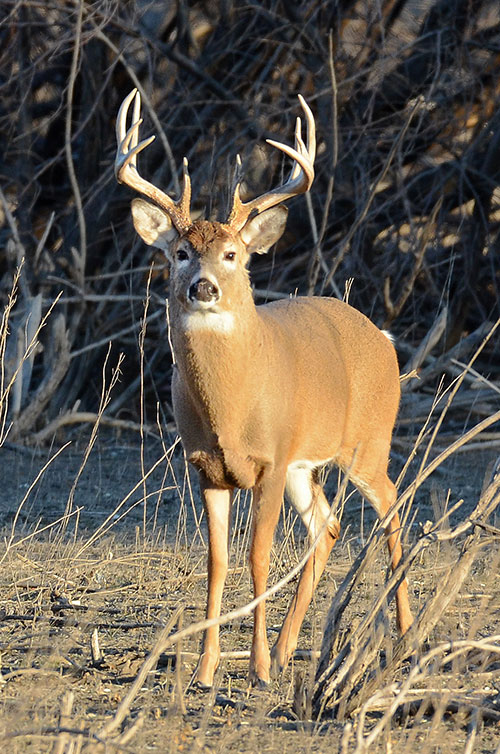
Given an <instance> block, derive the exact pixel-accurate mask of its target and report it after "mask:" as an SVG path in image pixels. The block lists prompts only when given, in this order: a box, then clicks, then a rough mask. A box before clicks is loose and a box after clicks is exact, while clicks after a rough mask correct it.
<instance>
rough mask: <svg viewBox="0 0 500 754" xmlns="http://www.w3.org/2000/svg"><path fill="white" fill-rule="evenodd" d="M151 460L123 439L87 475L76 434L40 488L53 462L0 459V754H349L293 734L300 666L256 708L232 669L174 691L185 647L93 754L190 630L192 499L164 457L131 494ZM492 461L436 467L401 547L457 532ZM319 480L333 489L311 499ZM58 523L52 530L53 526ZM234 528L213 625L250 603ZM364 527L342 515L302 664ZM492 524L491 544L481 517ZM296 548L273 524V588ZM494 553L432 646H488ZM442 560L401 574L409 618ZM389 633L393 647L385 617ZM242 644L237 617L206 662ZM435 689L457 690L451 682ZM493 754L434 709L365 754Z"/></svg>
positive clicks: (242, 663)
mask: <svg viewBox="0 0 500 754" xmlns="http://www.w3.org/2000/svg"><path fill="white" fill-rule="evenodd" d="M395 448H396V450H395V460H394V461H393V464H394V469H393V472H394V473H393V475H395V473H396V472H397V471H398V469H397V466H398V446H397V444H396V445H395ZM164 449H165V448H164V447H162V445H161V444H160V443H159V442H157V441H155V440H153V439H151V440H148V441H147V442H146V443H145V446H144V447H143V448H141V444H140V442H139V441H138V438H137V437H136V436H130V437H124V436H116V435H115V434H112V433H102V434H100V435H99V436H98V439H97V442H96V444H95V446H94V448H93V450H92V452H91V453H90V455H89V457H88V458H86V453H85V450H86V437H83V434H82V435H80V436H77V435H76V434H75V435H74V436H73V438H72V444H71V445H70V446H69V447H67V448H65V449H64V450H62V452H61V453H60V454H59V455H58V456H57V457H56V458H55V459H54V460H53V461H52V462H51V463H50V464H49V465H48V467H47V469H46V470H45V472H44V473H42V474H41V475H40V470H41V469H42V467H43V466H44V464H45V463H47V461H48V459H49V458H51V457H52V456H54V454H55V452H56V449H55V448H52V449H51V450H45V451H39V452H33V451H31V450H28V449H20V448H13V447H9V446H8V445H6V446H4V447H3V448H0V454H1V462H0V515H1V520H2V534H3V544H2V550H1V554H2V556H3V562H2V569H1V571H0V648H1V660H0V665H1V673H2V678H1V679H0V740H1V741H2V744H1V749H2V750H3V751H6V750H7V749H8V750H9V751H10V752H12V754H14V753H17V752H28V751H33V752H49V751H59V752H63V751H69V749H64V748H61V749H58V748H57V747H58V746H61V745H62V744H61V741H62V739H61V730H62V729H64V730H67V731H69V733H68V735H70V736H73V738H74V740H75V741H78V742H79V743H78V746H82V747H83V749H82V750H83V751H89V752H94V751H95V752H98V751H110V752H111V751H130V752H142V751H154V752H177V751H204V752H212V751H219V752H222V751H223V752H226V751H227V752H233V751H234V752H270V753H271V752H272V753H273V754H274V753H275V752H276V753H277V752H294V753H296V752H297V753H298V752H304V753H305V752H324V751H325V752H326V751H342V752H348V751H354V748H355V745H356V738H355V736H354V737H352V738H351V739H350V741H347V738H346V733H345V731H346V722H345V721H337V720H334V719H332V718H331V716H329V715H328V712H326V713H325V715H324V716H323V718H322V719H321V721H319V722H311V721H309V720H301V719H299V718H298V716H297V714H296V711H295V709H296V705H295V707H294V698H295V700H296V699H297V696H296V689H297V688H299V685H300V683H302V682H303V681H302V680H301V679H303V678H307V674H308V672H309V668H310V666H309V662H308V661H307V660H301V659H297V660H294V661H293V663H292V665H291V666H290V667H289V668H288V669H287V671H286V673H285V674H284V675H283V677H281V678H279V679H277V680H276V681H273V683H272V684H271V686H270V688H269V689H268V690H266V691H255V690H249V689H248V688H247V682H246V670H247V663H248V658H247V657H246V658H244V659H239V658H235V657H223V659H222V662H221V666H220V669H219V671H218V673H217V677H216V683H215V686H214V689H213V690H212V691H210V692H208V693H207V692H205V693H203V692H200V691H194V692H193V691H191V690H190V689H189V681H190V678H191V676H192V673H193V671H194V668H195V665H196V654H197V652H198V649H199V642H200V637H199V635H196V636H193V637H190V638H189V639H186V640H185V641H184V642H183V643H182V645H181V646H180V647H178V648H177V651H178V652H180V653H181V654H180V656H176V651H175V649H173V650H172V653H171V654H168V653H167V654H164V655H162V656H161V658H160V661H159V663H158V664H157V666H156V667H155V668H154V669H153V670H152V671H151V672H150V673H149V674H148V676H147V681H146V682H145V683H144V684H143V686H142V687H141V689H140V691H139V693H138V695H137V696H136V697H135V699H134V701H133V703H132V705H131V707H130V710H129V714H128V715H127V718H126V721H125V723H124V727H125V729H127V728H130V726H133V724H134V723H135V724H136V728H133V729H132V730H131V732H130V737H129V740H126V738H124V739H122V740H121V742H120V743H116V745H115V744H113V743H110V742H108V743H107V745H106V746H104V745H101V744H100V743H99V741H98V738H96V734H98V732H99V731H100V730H101V728H102V727H103V725H104V724H105V723H106V722H107V721H109V720H110V718H111V717H112V716H113V715H114V714H115V712H116V709H117V707H118V705H119V703H120V701H122V700H123V698H124V697H125V695H126V693H127V691H128V690H129V689H130V687H131V684H132V682H133V680H134V678H135V677H136V676H137V673H138V671H139V669H140V667H141V665H142V663H143V662H144V660H145V658H146V657H147V656H148V654H149V652H150V651H151V647H152V645H153V644H154V641H155V637H156V636H157V635H158V632H159V630H160V629H161V627H162V626H163V625H164V624H165V623H166V622H167V621H168V619H169V618H170V616H172V614H173V613H174V612H175V610H176V609H177V608H178V607H179V606H183V608H184V611H183V613H182V625H183V626H186V625H189V624H191V623H193V622H194V621H197V620H200V619H202V618H203V615H204V603H205V594H206V591H205V590H206V564H205V557H206V547H205V529H204V522H203V520H202V519H203V517H202V514H201V510H200V504H199V500H198V491H197V488H196V485H195V484H193V488H191V485H190V482H189V479H188V478H187V476H186V474H185V467H184V464H183V460H182V457H181V454H180V452H179V450H178V448H176V449H175V450H174V451H170V450H169V452H168V453H167V456H168V461H165V460H164V461H162V462H161V463H159V464H158V465H157V466H156V468H154V470H153V471H152V472H151V474H148V475H147V478H145V476H146V474H147V472H148V471H149V470H150V469H151V468H152V467H153V466H154V465H155V463H156V462H157V460H158V459H159V458H160V457H161V456H162V453H163V451H164ZM495 458H496V455H495V453H493V452H491V453H474V454H469V453H463V454H460V455H458V454H457V455H455V456H453V457H452V458H451V459H450V460H449V461H448V462H447V464H446V466H445V467H444V468H443V467H441V468H440V470H439V473H436V474H435V475H433V477H431V480H430V481H429V483H428V484H426V485H425V486H424V487H423V488H422V489H421V490H419V493H418V495H417V498H416V500H415V502H414V504H413V508H412V510H411V511H410V515H409V521H410V522H411V525H410V527H409V539H410V541H411V540H412V539H414V538H416V537H418V532H419V530H420V529H421V527H422V525H423V524H424V523H425V521H427V520H428V519H431V520H434V519H435V518H436V517H437V516H438V515H439V513H440V512H442V511H443V510H444V509H445V508H446V506H448V507H451V505H452V504H453V503H455V502H456V501H457V500H458V499H460V498H463V499H464V500H465V502H464V505H463V506H462V508H461V509H460V511H459V512H458V513H457V514H455V517H456V516H465V515H466V514H467V512H468V511H469V510H470V509H471V507H472V505H473V504H474V501H475V500H477V497H478V496H479V494H480V491H481V487H482V484H483V480H484V477H485V474H486V472H487V469H488V466H489V464H490V463H491V461H492V460H494V459H495ZM335 478H336V474H335V473H332V474H331V475H330V478H329V480H328V484H327V488H328V489H331V488H332V487H333V486H334V482H335ZM193 483H194V477H193ZM403 486H404V485H403ZM144 499H146V505H145V504H144ZM65 510H66V513H67V514H68V517H67V518H66V519H65V520H63V521H61V517H62V516H63V514H64V512H65ZM248 511H249V500H248V499H247V498H246V497H245V496H244V495H241V497H240V498H239V499H238V500H237V503H236V506H235V514H234V520H233V529H232V543H231V570H230V574H229V578H228V584H227V588H226V592H225V597H224V609H225V610H230V609H233V608H237V607H240V606H241V605H243V604H245V603H246V602H247V601H249V599H250V597H251V589H250V583H249V574H248V569H247V567H246V548H247V544H248V538H249V525H248ZM373 521H374V517H373V514H372V513H371V511H369V510H368V509H367V508H366V507H365V506H364V505H363V503H362V501H361V499H360V498H359V497H358V496H353V497H352V498H349V499H348V501H347V504H346V506H345V511H344V516H343V534H342V538H341V540H340V541H339V543H338V544H337V546H336V548H335V550H334V553H333V555H332V557H331V558H330V562H329V564H328V566H327V571H326V574H325V576H324V577H323V579H322V581H321V583H320V586H319V588H318V590H317V594H316V596H315V600H314V604H313V605H312V606H311V608H310V611H309V613H308V615H307V617H306V621H305V623H304V627H303V630H302V633H301V641H300V648H301V649H303V650H311V649H313V650H315V649H319V647H320V645H321V638H322V625H323V621H324V617H325V614H326V611H327V609H328V607H329V604H330V601H331V599H332V597H333V595H334V594H335V591H336V589H337V587H338V585H339V583H340V582H341V581H342V578H343V577H344V575H345V574H346V572H347V571H348V569H349V567H350V565H351V564H352V561H353V558H354V557H355V555H356V554H357V553H358V552H359V550H360V547H361V544H362V543H363V542H364V540H365V539H366V537H367V536H368V535H369V532H370V529H371V526H372V524H373ZM54 522H56V523H54ZM491 523H492V524H493V525H494V526H498V525H499V520H498V516H497V518H496V520H495V519H494V520H492V521H491ZM303 546H304V539H303V533H302V531H301V530H300V527H298V526H297V525H295V524H294V522H293V520H292V518H291V515H290V513H289V512H285V515H284V520H283V522H281V524H280V528H279V531H278V532H277V536H276V538H275V547H274V551H273V565H272V572H271V582H272V583H275V582H276V581H277V580H278V578H280V577H281V576H283V575H284V574H285V573H286V572H287V571H288V569H289V568H290V567H291V566H293V565H294V564H295V563H296V562H297V560H298V558H299V557H300V554H301V552H302V551H303ZM499 549H500V548H499V547H498V546H497V547H496V548H494V547H490V548H487V549H486V550H485V551H483V552H482V555H481V557H480V558H479V559H478V560H477V561H476V563H475V564H474V566H473V568H472V569H471V572H470V574H469V577H468V579H467V581H466V583H465V585H464V587H463V588H462V590H461V593H460V595H459V599H458V600H456V602H455V604H454V605H453V606H452V608H451V609H450V610H448V612H447V613H446V615H445V617H444V618H443V619H442V621H441V622H440V623H439V625H438V626H437V627H436V629H435V630H434V632H433V636H432V637H430V641H431V642H439V641H445V640H447V639H450V638H453V639H463V638H474V637H482V636H489V635H494V634H497V633H498V625H499V619H500V585H499V583H498V578H497V570H498V562H499V555H500V554H499ZM453 556H454V552H453V547H452V546H451V545H450V546H449V547H448V546H444V545H441V546H439V544H438V545H437V546H436V547H434V548H430V549H428V550H426V551H425V553H424V554H423V556H422V557H421V558H420V560H419V561H418V562H417V563H416V564H415V566H414V568H413V569H412V573H411V575H410V596H411V602H412V606H413V608H414V611H415V612H418V609H419V606H420V605H421V604H422V602H423V601H424V600H425V598H426V596H428V595H429V594H430V593H432V591H433V590H435V589H436V588H437V587H438V586H439V580H440V577H441V575H442V574H443V572H444V570H445V568H446V566H447V564H449V563H450V562H452V560H453ZM386 567H387V563H386V561H385V558H384V557H381V558H379V559H378V561H377V563H375V564H374V566H373V567H372V568H371V570H370V571H369V573H368V575H367V576H366V578H364V579H363V581H362V583H361V585H360V586H359V588H358V589H357V592H356V596H355V599H354V600H353V604H352V605H351V607H350V613H349V616H348V618H347V621H346V629H347V630H348V629H349V626H350V625H355V624H356V622H358V621H359V620H360V618H361V617H362V616H363V614H364V612H365V611H366V610H367V609H368V606H369V604H370V601H371V599H372V598H373V596H374V594H376V591H377V589H378V588H380V586H381V584H383V582H384V579H385V576H386ZM292 588H293V584H291V585H290V584H289V585H288V586H287V587H286V588H285V589H284V590H283V592H280V593H279V594H278V595H277V596H275V597H274V598H273V599H271V600H269V603H268V628H269V638H270V642H272V641H273V637H274V636H276V634H277V631H278V629H279V626H280V624H281V620H282V618H283V615H284V612H285V609H286V605H287V603H288V600H289V599H290V594H291V590H292ZM390 616H391V629H390V630H391V631H392V632H393V636H394V637H395V635H396V632H395V628H394V615H393V606H392V605H391V606H390ZM177 627H178V626H177ZM96 631H97V636H98V640H99V646H100V650H101V653H102V658H101V659H98V660H97V661H96V660H95V657H94V659H93V656H92V651H91V639H92V635H94V637H95V634H96ZM250 639H251V617H244V618H241V619H238V620H237V621H234V622H233V623H231V624H229V625H226V626H224V627H223V628H222V638H221V643H222V649H223V652H236V651H238V652H244V651H245V650H248V649H249V646H250ZM497 659H498V658H497ZM179 660H180V661H179ZM450 672H451V671H450ZM460 672H461V673H462V675H461V679H460V684H461V685H462V687H463V688H465V689H468V690H469V691H480V690H481V689H484V688H486V689H488V688H490V689H491V690H492V693H494V691H495V690H496V692H497V693H498V694H500V663H498V662H497V663H496V665H495V664H493V665H492V666H491V667H488V668H487V669H486V668H481V667H473V666H470V665H469V666H468V667H467V668H466V669H464V668H462V669H461V671H460ZM452 676H453V678H454V683H456V673H455V674H454V675H453V673H452V672H451V675H450V678H451V677H452ZM443 682H444V681H443V676H440V677H439V678H437V677H436V684H437V685H439V684H440V683H441V684H442V683H443ZM68 691H71V692H73V694H74V701H73V706H72V709H71V712H70V715H69V716H68V718H67V719H61V717H60V715H61V704H62V700H63V699H64V697H65V694H67V692H68ZM377 719H378V715H377V714H376V713H373V714H372V716H371V717H369V719H367V721H366V722H365V732H366V731H368V730H370V726H371V725H373V724H375V723H376V721H377ZM79 731H81V732H82V736H81V737H80V738H78V735H77V734H78V732H79ZM471 731H472V733H471ZM472 734H474V735H472ZM343 737H344V739H343ZM342 740H343V741H344V743H343V744H342ZM499 743H500V723H498V722H495V721H494V720H482V721H481V723H480V725H479V726H477V730H476V731H475V732H474V730H473V728H471V716H470V715H469V714H466V713H465V712H464V710H458V711H457V712H455V713H453V712H452V711H450V710H446V709H444V710H441V712H440V713H439V715H438V714H437V713H436V712H434V714H433V713H432V705H430V707H429V709H428V711H427V713H426V714H425V713H424V711H422V710H421V712H420V713H419V714H416V715H411V714H408V715H407V716H406V717H395V718H394V719H393V720H392V724H391V727H390V730H387V731H386V733H385V734H384V736H383V737H382V739H380V741H379V743H378V744H376V746H375V747H372V749H371V751H377V752H378V751H380V752H390V751H393V750H394V751H403V750H404V751H405V752H417V751H419V752H436V753H437V752H443V753H448V752H449V753H450V754H451V753H452V752H464V751H467V752H468V753H469V752H472V751H473V752H477V754H486V753H487V752H488V753H489V752H494V751H495V749H496V747H497V746H498V745H499ZM467 747H469V748H467ZM76 750H78V749H76ZM497 751H498V749H497Z"/></svg>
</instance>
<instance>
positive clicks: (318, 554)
mask: <svg viewBox="0 0 500 754" xmlns="http://www.w3.org/2000/svg"><path fill="white" fill-rule="evenodd" d="M286 493H287V496H288V498H289V499H290V502H291V503H292V505H293V506H294V508H295V509H296V510H297V512H298V513H299V515H300V516H301V518H302V521H303V522H304V524H305V526H306V528H307V531H308V534H309V539H310V541H314V540H315V539H316V537H317V536H318V534H319V539H318V541H317V544H316V547H315V549H314V552H313V553H311V555H310V557H309V559H308V560H307V562H306V564H305V566H304V568H303V569H302V573H301V575H300V579H299V583H298V585H297V590H296V592H295V596H294V597H293V599H292V601H291V603H290V607H289V608H288V612H287V615H286V617H285V620H284V622H283V625H282V627H281V630H280V633H279V636H278V639H277V641H276V644H275V645H274V647H273V650H272V653H271V659H272V670H273V674H277V673H280V672H281V671H282V670H283V669H284V668H285V667H286V666H287V664H288V661H289V659H290V657H291V655H292V654H293V652H294V650H295V648H296V646H297V641H298V636H299V631H300V627H301V625H302V621H303V620H304V616H305V614H306V611H307V608H308V607H309V604H310V602H311V599H312V596H313V594H314V590H315V589H316V586H317V584H318V582H319V580H320V578H321V575H322V573H323V571H324V569H325V565H326V562H327V560H328V556H329V555H330V552H331V550H332V547H333V545H334V544H335V542H336V541H337V539H338V536H339V532H340V524H339V521H338V519H337V518H336V517H335V516H334V515H333V514H331V513H330V506H329V504H328V502H327V500H326V498H325V495H324V493H323V490H322V488H321V485H320V484H319V483H318V481H317V480H316V478H315V476H314V472H313V471H312V470H311V469H307V468H296V469H289V470H288V473H287V479H286Z"/></svg>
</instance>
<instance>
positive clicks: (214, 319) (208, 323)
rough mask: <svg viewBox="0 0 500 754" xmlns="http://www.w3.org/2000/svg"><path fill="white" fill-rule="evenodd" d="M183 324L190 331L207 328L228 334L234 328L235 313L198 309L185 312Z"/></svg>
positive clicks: (210, 330)
mask: <svg viewBox="0 0 500 754" xmlns="http://www.w3.org/2000/svg"><path fill="white" fill-rule="evenodd" d="M182 324H183V327H184V328H185V329H186V330H189V331H190V332H196V331H202V330H206V331H208V332H216V333H222V334H224V335H228V334H229V333H231V332H232V331H233V329H234V314H233V313H232V312H214V311H206V310H205V311H203V310H202V309H199V310H197V311H192V312H185V313H184V314H183V317H182Z"/></svg>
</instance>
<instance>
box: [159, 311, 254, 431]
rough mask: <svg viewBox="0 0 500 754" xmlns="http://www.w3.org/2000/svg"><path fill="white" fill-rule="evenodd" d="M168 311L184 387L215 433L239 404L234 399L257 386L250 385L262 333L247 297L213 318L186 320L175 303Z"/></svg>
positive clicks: (179, 371) (252, 382)
mask: <svg viewBox="0 0 500 754" xmlns="http://www.w3.org/2000/svg"><path fill="white" fill-rule="evenodd" d="M171 308H172V307H171ZM172 313H173V315H174V316H173V317H172V316H171V337H172V345H173V351H174V357H175V361H176V365H177V369H178V373H179V377H180V380H181V383H182V385H183V389H184V390H187V391H188V392H189V394H190V398H191V400H192V401H193V403H194V404H195V405H196V407H197V411H198V413H199V415H201V416H203V415H204V416H205V417H206V418H207V419H208V422H209V424H210V426H211V427H212V429H213V430H214V431H215V432H216V434H219V432H218V430H219V428H221V427H223V426H224V425H226V424H227V417H228V412H229V414H230V413H231V412H233V413H234V410H235V408H234V407H235V404H243V403H244V402H241V401H237V400H235V398H236V397H237V396H238V395H241V393H242V391H244V392H245V393H247V392H248V390H253V389H257V387H258V386H256V385H254V383H255V381H256V375H257V373H258V369H257V365H258V363H259V359H258V353H259V351H260V350H261V347H262V341H263V333H262V326H261V322H260V317H259V316H258V313H257V309H256V307H255V304H254V302H253V299H252V298H251V297H250V300H249V302H245V305H244V306H242V305H241V302H240V304H239V306H238V308H237V309H236V311H235V312H231V313H229V312H228V313H227V314H226V313H222V314H217V315H214V316H213V317H210V316H209V317H206V314H209V315H210V312H200V313H199V314H200V315H201V316H200V317H198V316H194V317H193V316H192V314H189V315H187V316H186V314H185V313H184V312H182V311H177V310H176V307H175V305H174V311H173V312H172ZM197 314H198V313H197V312H196V313H195V315H197ZM204 317H205V319H204Z"/></svg>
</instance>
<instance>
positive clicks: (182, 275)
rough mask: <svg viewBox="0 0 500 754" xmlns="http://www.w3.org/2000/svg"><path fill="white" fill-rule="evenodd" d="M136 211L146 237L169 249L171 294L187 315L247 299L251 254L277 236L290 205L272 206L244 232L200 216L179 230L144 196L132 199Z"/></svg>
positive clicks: (229, 307)
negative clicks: (182, 229) (145, 199)
mask: <svg viewBox="0 0 500 754" xmlns="http://www.w3.org/2000/svg"><path fill="white" fill-rule="evenodd" d="M132 216H133V219H134V225H135V228H136V230H137V232H138V233H139V235H140V236H141V237H142V238H143V240H144V241H146V243H148V244H150V245H153V246H157V247H158V248H161V249H162V250H163V251H164V252H165V254H166V256H167V258H168V260H169V262H170V265H171V273H170V280H171V283H170V286H171V287H170V290H171V294H170V295H171V297H172V296H173V298H174V299H175V300H176V301H177V302H178V303H179V304H180V307H181V309H182V310H183V311H184V312H185V313H186V314H194V313H196V314H201V313H207V314H222V313H224V312H235V311H237V309H238V307H239V304H241V302H243V301H246V300H248V296H249V293H250V283H249V277H248V270H247V264H248V260H249V257H250V254H252V253H253V252H256V253H259V254H263V253H265V252H266V251H267V250H268V249H269V247H270V246H271V245H272V244H273V243H275V242H276V241H277V240H278V238H279V237H280V236H281V234H282V233H283V230H284V227H285V223H286V216H287V210H286V209H285V208H284V207H281V206H279V207H273V208H272V209H269V210H267V211H266V212H263V213H262V214H260V215H257V216H255V217H253V218H252V219H250V220H249V221H248V222H247V223H246V224H245V226H244V227H243V228H242V229H241V230H239V231H237V230H235V229H234V228H232V227H231V226H230V225H227V224H225V223H220V222H210V221H207V220H196V221H195V222H194V223H192V224H191V225H190V226H189V227H188V228H187V229H186V230H184V231H182V232H181V233H179V231H178V230H176V228H175V227H174V225H173V224H172V222H171V220H170V217H169V216H168V214H166V213H165V212H164V211H163V210H161V209H159V208H158V207H156V206H154V205H152V204H150V203H149V202H146V201H144V200H143V199H135V200H134V201H133V202H132ZM206 319H207V321H208V320H209V319H210V318H206ZM211 319H213V318H211ZM197 320H200V321H201V318H200V317H199V316H198V317H197ZM193 321H194V320H193Z"/></svg>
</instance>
